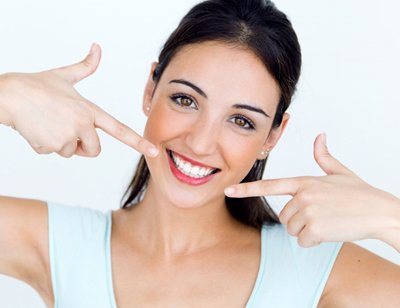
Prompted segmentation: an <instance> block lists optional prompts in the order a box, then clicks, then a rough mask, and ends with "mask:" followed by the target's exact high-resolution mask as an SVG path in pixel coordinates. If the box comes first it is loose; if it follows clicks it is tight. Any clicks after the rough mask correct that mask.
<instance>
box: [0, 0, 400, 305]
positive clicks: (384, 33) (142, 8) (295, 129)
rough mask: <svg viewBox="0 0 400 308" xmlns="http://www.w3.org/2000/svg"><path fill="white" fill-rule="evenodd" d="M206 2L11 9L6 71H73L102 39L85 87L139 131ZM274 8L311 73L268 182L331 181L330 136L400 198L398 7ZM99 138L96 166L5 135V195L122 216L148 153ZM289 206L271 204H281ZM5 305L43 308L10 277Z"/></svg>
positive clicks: (6, 16) (318, 3)
mask: <svg viewBox="0 0 400 308" xmlns="http://www.w3.org/2000/svg"><path fill="white" fill-rule="evenodd" d="M196 2H197V1H193V0H185V1H183V0H169V1H161V0H158V1H148V2H145V1H142V2H138V1H137V2H134V1H121V0H117V1H105V0H98V1H94V0H86V1H82V0H80V1H77V0H69V1H54V0H37V1H29V0H13V1H11V0H8V1H5V0H2V1H1V2H0V31H1V36H0V39H1V45H0V46H1V48H0V73H1V72H9V71H26V72H28V71H29V72H34V71H39V70H45V69H48V68H52V67H57V66H61V65H66V64H69V63H73V62H76V61H79V60H80V59H81V58H83V57H84V56H85V54H86V53H87V52H88V49H89V47H90V45H91V42H93V41H95V42H98V43H99V44H100V45H101V46H102V48H103V59H102V63H101V64H100V67H99V69H98V71H97V73H96V74H95V75H94V76H92V77H90V78H89V79H87V80H85V81H83V82H81V83H80V84H79V85H78V86H77V88H78V90H79V91H80V92H81V93H82V94H83V95H84V96H85V97H87V98H88V99H90V100H92V101H93V102H95V103H96V104H98V105H99V106H101V107H102V108H103V109H105V110H106V111H108V112H109V113H111V114H112V115H114V116H115V117H116V118H118V119H119V120H121V121H122V122H125V123H126V124H128V125H129V126H131V127H132V128H133V129H135V130H136V131H138V132H140V133H141V132H142V129H143V127H144V123H145V117H144V116H143V114H142V111H141V101H142V89H143V86H144V83H145V80H146V78H147V74H148V71H149V69H150V63H151V62H152V61H155V60H156V59H157V55H158V52H159V50H160V48H161V46H162V44H163V42H164V41H165V39H166V38H167V36H168V35H169V33H170V32H171V31H172V30H173V29H174V27H175V26H176V25H177V23H178V22H179V20H180V18H181V17H182V16H183V15H184V14H185V13H186V11H187V10H188V9H189V8H190V7H191V6H192V5H193V4H195V3H196ZM275 3H276V4H277V6H278V8H280V9H281V10H283V11H284V12H285V13H287V15H288V16H289V17H290V19H291V20H292V23H293V25H294V27H295V29H296V31H297V33H298V36H299V39H300V43H301V45H302V51H303V59H304V66H303V74H302V78H301V81H300V84H299V88H298V92H297V94H296V97H295V99H294V102H293V106H292V107H291V108H290V113H291V115H292V118H291V123H290V125H289V126H288V129H287V131H286V133H285V135H284V136H283V138H282V140H281V142H280V144H279V145H278V146H277V147H276V149H275V150H274V151H273V152H272V154H271V159H270V161H269V165H268V170H267V172H266V177H268V178H275V177H284V176H297V175H321V174H322V172H321V170H320V169H319V167H318V166H317V165H316V163H315V162H314V160H313V155H312V144H313V140H314V138H315V136H316V135H317V134H318V133H319V132H327V135H328V145H329V147H330V150H331V152H332V153H333V154H334V155H335V156H336V157H337V158H339V159H340V160H341V161H342V162H343V163H344V164H346V165H347V166H349V167H350V168H351V169H352V170H354V171H355V172H356V173H357V174H359V175H360V176H361V177H362V178H363V179H365V180H366V181H367V182H369V183H370V184H372V185H374V186H377V187H380V188H381V189H384V190H387V191H390V192H391V193H393V194H395V195H396V196H400V186H399V181H398V177H399V176H398V174H399V171H400V159H399V153H400V142H399V140H400V129H399V128H400V124H399V112H400V106H399V104H400V99H399V93H398V84H399V76H398V73H399V70H400V60H399V55H400V40H399V37H400V20H399V19H398V12H399V11H400V5H399V4H398V1H395V0H391V1H390V0H389V1H385V2H380V3H378V2H376V1H372V0H363V1H361V0H353V1H344V0H336V1H327V0H312V1H311V0H310V1H289V0H276V2H275ZM99 134H100V138H101V142H102V147H103V151H102V153H101V155H100V156H99V157H98V158H96V159H88V158H81V157H75V158H71V159H64V158H61V157H59V156H57V155H55V154H54V155H46V156H40V155H38V154H36V153H35V152H34V151H33V150H32V149H31V148H30V147H29V145H28V144H27V143H26V141H25V140H23V139H22V138H21V137H20V136H19V135H18V134H17V133H16V132H15V131H13V130H11V129H9V128H8V127H5V126H2V127H0V194H1V195H10V196H19V197H30V198H37V199H42V200H51V201H57V202H61V203H66V204H70V205H81V206H87V207H93V208H98V209H102V210H107V209H117V208H118V207H119V202H120V198H121V196H122V193H123V191H124V189H125V187H126V185H127V183H128V182H129V180H130V178H131V176H132V173H133V169H134V166H135V165H136V161H137V159H138V157H139V156H138V154H137V153H136V152H135V151H134V150H132V149H130V148H128V147H127V146H125V145H123V144H121V143H119V142H118V141H116V140H114V139H112V138H111V137H109V136H107V135H105V134H104V133H102V132H99ZM283 201H284V199H282V198H275V199H273V200H272V202H273V204H274V206H276V207H281V206H282V203H283ZM377 215H379V213H377ZM361 244H362V245H363V246H364V247H367V248H368V249H371V250H372V251H374V252H375V253H377V254H380V255H382V256H383V257H385V258H388V259H390V260H392V261H393V262H396V263H397V264H400V255H399V254H398V253H397V252H396V251H395V250H394V249H393V248H391V247H389V246H388V245H386V244H383V243H380V242H377V241H372V240H368V241H363V242H362V243H361ZM0 306H1V307H7V308H13V307H33V308H35V307H44V304H43V302H42V301H41V299H40V298H39V296H38V295H36V293H35V292H34V291H33V289H31V288H30V287H29V286H27V285H25V284H23V283H20V282H18V281H16V280H14V279H11V278H7V277H5V276H1V277H0Z"/></svg>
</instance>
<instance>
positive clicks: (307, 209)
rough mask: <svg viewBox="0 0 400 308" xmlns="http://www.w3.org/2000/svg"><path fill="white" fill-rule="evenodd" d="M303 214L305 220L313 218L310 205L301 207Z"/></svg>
mask: <svg viewBox="0 0 400 308" xmlns="http://www.w3.org/2000/svg"><path fill="white" fill-rule="evenodd" d="M303 216H304V218H305V219H306V220H307V221H312V220H313V218H314V211H313V209H312V208H311V207H310V206H307V207H305V208H304V209H303Z"/></svg>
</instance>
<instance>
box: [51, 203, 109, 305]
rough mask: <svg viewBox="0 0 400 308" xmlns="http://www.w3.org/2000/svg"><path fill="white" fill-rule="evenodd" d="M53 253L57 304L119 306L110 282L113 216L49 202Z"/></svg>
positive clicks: (52, 270)
mask: <svg viewBox="0 0 400 308" xmlns="http://www.w3.org/2000/svg"><path fill="white" fill-rule="evenodd" d="M47 205H48V214H49V215H48V216H49V257H50V269H51V278H52V286H53V293H54V299H55V307H56V308H64V307H74V308H88V307H96V308H115V307H114V305H113V301H112V298H113V297H112V289H111V290H110V287H111V288H112V286H111V284H110V278H111V277H109V276H110V272H109V267H110V259H109V258H110V254H109V252H110V250H109V243H110V232H111V230H110V228H111V221H110V220H111V218H110V217H111V216H110V214H108V215H107V214H104V213H102V212H100V211H98V210H94V209H90V208H82V207H77V206H66V205H62V204H58V203H54V202H47Z"/></svg>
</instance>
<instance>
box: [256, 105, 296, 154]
mask: <svg viewBox="0 0 400 308" xmlns="http://www.w3.org/2000/svg"><path fill="white" fill-rule="evenodd" d="M289 119H290V115H289V114H288V113H286V112H285V113H284V114H283V117H282V123H281V125H279V127H275V128H271V131H270V132H269V135H268V137H267V140H266V141H265V143H264V145H263V147H262V150H261V151H263V152H267V153H269V152H271V151H272V149H273V148H274V147H275V145H276V144H277V143H278V141H279V139H280V138H281V136H282V134H283V131H284V130H285V128H286V125H287V124H288V122H289ZM261 151H260V152H261ZM267 156H268V154H261V153H260V154H259V155H258V157H257V159H259V160H261V159H265V158H266V157H267Z"/></svg>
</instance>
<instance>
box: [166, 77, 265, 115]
mask: <svg viewBox="0 0 400 308" xmlns="http://www.w3.org/2000/svg"><path fill="white" fill-rule="evenodd" d="M169 83H180V84H183V85H185V86H188V87H190V88H192V89H193V90H195V91H196V92H197V93H199V94H200V95H201V96H203V97H204V98H208V97H207V94H206V93H205V92H204V91H203V90H202V89H200V88H199V87H198V86H196V85H195V84H193V83H191V82H190V81H187V80H185V79H173V80H171V81H170V82H169ZM232 107H233V108H236V109H246V110H249V111H254V112H258V113H261V114H262V115H265V116H266V117H267V118H270V116H269V115H268V114H267V113H266V112H265V111H264V110H262V109H261V108H258V107H255V106H251V105H247V104H235V105H233V106H232Z"/></svg>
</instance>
